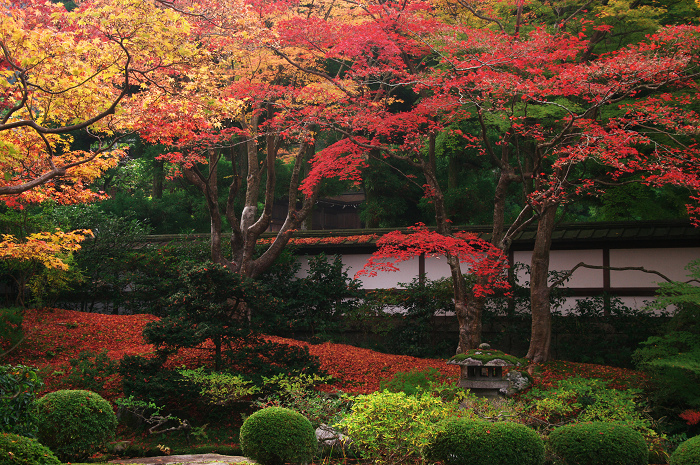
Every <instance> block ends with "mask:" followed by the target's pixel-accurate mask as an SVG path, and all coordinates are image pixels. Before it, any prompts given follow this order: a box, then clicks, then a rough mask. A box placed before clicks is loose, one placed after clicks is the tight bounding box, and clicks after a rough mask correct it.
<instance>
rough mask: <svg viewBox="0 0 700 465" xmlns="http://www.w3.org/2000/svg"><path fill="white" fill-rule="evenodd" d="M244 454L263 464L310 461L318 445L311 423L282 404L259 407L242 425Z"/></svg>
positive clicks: (279, 464) (274, 464) (273, 464)
mask: <svg viewBox="0 0 700 465" xmlns="http://www.w3.org/2000/svg"><path fill="white" fill-rule="evenodd" d="M240 440H241V449H242V450H243V455H245V456H246V457H250V458H252V459H253V460H255V461H256V462H258V463H260V464H262V465H281V464H282V463H284V462H299V463H302V462H310V461H311V459H312V458H313V456H314V454H315V453H316V449H317V447H318V445H317V443H316V433H315V432H314V428H313V426H311V422H310V421H309V420H307V419H306V417H304V416H303V415H302V414H300V413H298V412H295V411H294V410H290V409H287V408H282V407H269V408H265V409H262V410H258V411H257V412H255V413H254V414H252V415H251V416H249V417H248V418H247V419H246V420H245V421H244V422H243V426H241V438H240Z"/></svg>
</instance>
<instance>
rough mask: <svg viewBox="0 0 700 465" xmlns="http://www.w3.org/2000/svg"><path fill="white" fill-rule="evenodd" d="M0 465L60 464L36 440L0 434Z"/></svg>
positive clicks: (49, 451) (51, 453)
mask: <svg viewBox="0 0 700 465" xmlns="http://www.w3.org/2000/svg"><path fill="white" fill-rule="evenodd" d="M0 465H61V462H60V461H59V460H58V459H57V458H56V456H55V455H53V452H51V450H49V449H48V448H47V447H46V446H43V445H41V444H39V441H37V440H36V439H31V438H27V437H24V436H19V435H17V434H11V433H0Z"/></svg>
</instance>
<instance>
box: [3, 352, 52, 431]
mask: <svg viewBox="0 0 700 465" xmlns="http://www.w3.org/2000/svg"><path fill="white" fill-rule="evenodd" d="M42 387H44V383H43V382H42V381H41V378H39V375H38V373H37V369H36V368H32V367H27V366H24V365H16V366H12V365H3V366H0V431H2V432H4V433H16V434H21V435H22V436H30V437H34V436H35V435H36V431H37V430H36V424H35V422H34V421H33V418H32V409H31V405H32V402H34V399H35V398H36V392H37V391H38V390H40V389H41V388H42Z"/></svg>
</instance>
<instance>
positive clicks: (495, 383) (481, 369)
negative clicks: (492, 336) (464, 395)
mask: <svg viewBox="0 0 700 465" xmlns="http://www.w3.org/2000/svg"><path fill="white" fill-rule="evenodd" d="M447 363H448V364H450V365H459V367H460V369H461V374H460V377H459V387H463V388H466V389H469V390H470V391H471V392H473V393H474V394H475V395H477V396H480V397H487V398H496V397H498V396H503V395H505V392H506V391H507V390H508V387H509V384H510V382H509V380H508V379H505V378H503V367H511V366H518V367H519V366H524V365H525V362H524V361H523V360H521V359H519V358H517V357H514V356H512V355H508V354H505V353H503V352H501V351H500V350H493V349H491V347H490V346H489V345H488V344H481V345H480V346H479V348H478V349H473V350H469V351H467V352H465V353H463V354H458V355H455V356H454V357H452V358H451V359H450V360H448V361H447Z"/></svg>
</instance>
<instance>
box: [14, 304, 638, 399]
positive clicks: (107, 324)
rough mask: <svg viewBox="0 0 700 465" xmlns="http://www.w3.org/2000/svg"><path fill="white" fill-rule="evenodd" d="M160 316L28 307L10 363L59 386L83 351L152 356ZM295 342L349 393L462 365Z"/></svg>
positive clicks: (572, 368) (453, 375)
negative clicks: (146, 330) (150, 331)
mask: <svg viewBox="0 0 700 465" xmlns="http://www.w3.org/2000/svg"><path fill="white" fill-rule="evenodd" d="M156 319H157V317H155V316H152V315H102V314H97V313H82V312H76V311H70V310H63V309H42V310H27V311H26V312H25V315H24V331H25V335H26V340H25V341H24V342H23V343H22V344H21V345H20V346H19V347H18V348H17V349H15V350H13V351H12V352H11V353H10V354H9V356H8V360H7V362H6V363H12V364H19V363H21V364H24V365H32V366H36V367H38V368H40V369H42V374H43V377H44V381H45V382H46V384H47V386H46V389H47V390H48V391H50V390H54V389H58V388H60V385H61V380H62V378H63V377H65V376H66V374H67V373H68V372H69V370H70V364H69V360H70V359H73V358H76V357H77V356H78V354H79V353H80V352H81V351H84V350H90V351H95V352H97V351H100V350H103V349H106V350H107V354H108V355H109V357H110V358H112V359H115V360H118V359H121V358H122V357H123V356H124V355H135V354H139V355H147V354H149V353H152V352H153V350H154V348H153V346H151V345H149V344H146V343H145V342H144V340H143V337H142V335H141V333H142V330H143V327H144V326H145V325H146V324H147V323H148V322H151V321H154V320H156ZM268 339H270V340H272V341H275V342H281V343H285V344H291V345H306V346H308V347H309V352H310V353H311V354H313V355H316V356H318V357H319V359H320V360H321V367H322V368H323V369H325V370H326V371H327V372H328V373H329V374H330V375H332V376H333V378H334V379H335V382H334V386H332V387H333V388H338V389H340V390H342V391H344V392H348V393H369V392H374V391H376V390H377V389H378V388H379V383H380V380H382V379H388V378H391V377H392V376H393V375H394V374H395V373H397V372H407V371H410V370H418V371H422V370H425V369H427V368H429V367H433V368H436V369H437V370H439V371H440V372H441V373H442V374H443V375H444V376H445V379H446V380H448V381H449V380H453V381H456V380H457V379H458V377H459V367H457V366H455V365H447V364H446V363H445V360H442V359H420V358H415V357H409V356H404V355H389V354H383V353H380V352H376V351H373V350H369V349H362V348H358V347H353V346H349V345H345V344H333V343H329V342H326V343H323V344H308V343H306V342H301V341H296V340H292V339H285V338H279V337H269V338H268ZM206 353H207V351H202V350H197V349H187V350H182V351H181V352H180V353H179V354H178V355H177V356H176V357H175V358H174V359H173V360H172V363H175V364H177V365H186V366H188V367H196V366H200V365H202V364H203V357H204V356H205V354H206ZM530 371H531V372H532V374H533V375H534V377H535V381H536V384H538V385H540V387H548V386H549V385H551V384H552V383H554V382H555V381H556V380H558V379H561V378H565V377H569V376H583V377H596V378H600V379H603V380H609V381H611V387H619V388H625V387H628V386H630V385H635V384H637V383H638V381H639V376H640V374H639V373H638V372H634V371H632V370H626V369H621V368H613V367H607V366H602V365H592V364H583V363H569V362H550V363H548V364H545V365H540V366H536V367H531V368H530ZM119 385H120V380H119V379H118V376H117V375H115V377H114V378H113V379H111V380H110V382H109V383H108V384H107V386H106V387H108V390H107V392H106V394H107V395H108V397H109V395H110V394H113V395H115V396H118V395H119Z"/></svg>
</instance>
